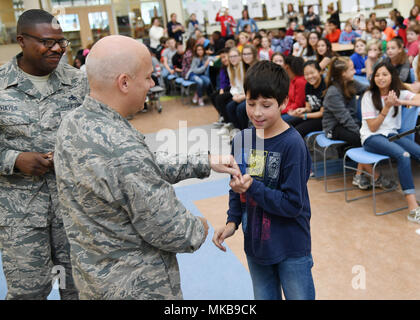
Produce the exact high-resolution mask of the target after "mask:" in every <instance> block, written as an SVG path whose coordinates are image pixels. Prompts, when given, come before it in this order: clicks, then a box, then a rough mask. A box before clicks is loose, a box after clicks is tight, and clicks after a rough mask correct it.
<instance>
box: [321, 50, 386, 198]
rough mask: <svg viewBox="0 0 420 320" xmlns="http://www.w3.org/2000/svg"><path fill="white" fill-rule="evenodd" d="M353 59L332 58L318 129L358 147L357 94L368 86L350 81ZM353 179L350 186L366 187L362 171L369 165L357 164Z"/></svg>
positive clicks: (382, 183)
mask: <svg viewBox="0 0 420 320" xmlns="http://www.w3.org/2000/svg"><path fill="white" fill-rule="evenodd" d="M355 73H356V70H355V69H354V65H353V61H351V59H350V58H349V57H334V58H333V59H332V61H331V65H330V69H329V72H328V76H327V79H326V81H325V82H326V85H327V91H326V93H325V97H324V114H323V117H322V128H323V131H324V132H325V135H326V136H327V138H329V139H334V140H343V141H346V142H347V143H348V144H349V145H350V146H351V147H361V141H360V120H359V119H358V117H357V100H356V96H357V95H359V96H360V95H362V94H363V93H364V91H365V90H366V89H367V87H368V86H365V85H363V84H361V83H359V82H357V81H355V80H354V74H355ZM357 168H358V171H357V172H356V175H355V176H354V178H353V185H355V186H357V187H359V189H362V190H367V189H369V188H370V186H371V181H370V179H369V178H368V177H367V176H366V175H363V174H362V171H367V172H369V173H371V172H372V166H371V165H366V164H361V163H359V164H358V166H357ZM377 186H378V187H381V188H383V189H389V188H392V186H393V185H392V184H391V182H390V181H388V180H386V179H385V178H384V177H381V179H378V181H377Z"/></svg>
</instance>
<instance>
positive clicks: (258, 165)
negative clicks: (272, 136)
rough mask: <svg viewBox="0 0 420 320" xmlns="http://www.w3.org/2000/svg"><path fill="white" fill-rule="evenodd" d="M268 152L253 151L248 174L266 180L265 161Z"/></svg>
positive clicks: (250, 155) (250, 156)
mask: <svg viewBox="0 0 420 320" xmlns="http://www.w3.org/2000/svg"><path fill="white" fill-rule="evenodd" d="M266 158H267V151H262V150H255V149H252V150H251V152H250V154H249V159H248V174H249V175H250V176H254V177H258V178H261V180H264V169H265V160H266Z"/></svg>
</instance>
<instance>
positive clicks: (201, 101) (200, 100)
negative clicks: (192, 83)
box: [198, 98, 204, 107]
mask: <svg viewBox="0 0 420 320" xmlns="http://www.w3.org/2000/svg"><path fill="white" fill-rule="evenodd" d="M198 105H199V106H200V107H202V106H204V101H203V98H198Z"/></svg>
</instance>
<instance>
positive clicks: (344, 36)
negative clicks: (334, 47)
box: [338, 30, 361, 44]
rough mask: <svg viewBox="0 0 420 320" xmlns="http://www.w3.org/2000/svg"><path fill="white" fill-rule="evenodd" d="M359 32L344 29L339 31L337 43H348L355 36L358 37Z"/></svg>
mask: <svg viewBox="0 0 420 320" xmlns="http://www.w3.org/2000/svg"><path fill="white" fill-rule="evenodd" d="M360 37H361V36H360V34H358V33H357V32H356V31H352V32H346V31H344V30H343V31H341V34H340V39H339V40H338V43H341V44H349V43H352V42H353V40H355V39H356V38H360Z"/></svg>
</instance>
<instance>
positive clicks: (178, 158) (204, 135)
mask: <svg viewBox="0 0 420 320" xmlns="http://www.w3.org/2000/svg"><path fill="white" fill-rule="evenodd" d="M218 131H219V129H210V132H209V130H205V129H203V128H192V129H188V127H187V121H179V124H178V134H177V131H176V130H170V129H163V130H159V131H158V132H157V134H156V142H157V143H158V147H157V149H156V153H159V154H161V153H163V154H169V155H172V158H171V162H172V163H178V164H186V163H187V161H188V158H187V155H193V154H198V153H203V152H207V151H210V152H211V154H213V155H221V157H220V158H218V159H214V161H220V162H219V163H222V164H227V163H229V162H230V155H231V149H232V147H231V145H230V143H229V141H230V139H232V138H233V137H228V136H223V135H218ZM261 133H262V132H261ZM232 145H233V150H234V154H233V157H234V159H235V161H236V163H237V164H238V165H243V164H246V162H247V160H248V158H247V157H248V152H249V150H253V149H254V150H261V151H264V139H259V138H256V137H255V134H253V130H252V129H245V130H243V132H242V133H238V134H237V135H236V136H235V139H233V140H232ZM244 153H245V154H244Z"/></svg>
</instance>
